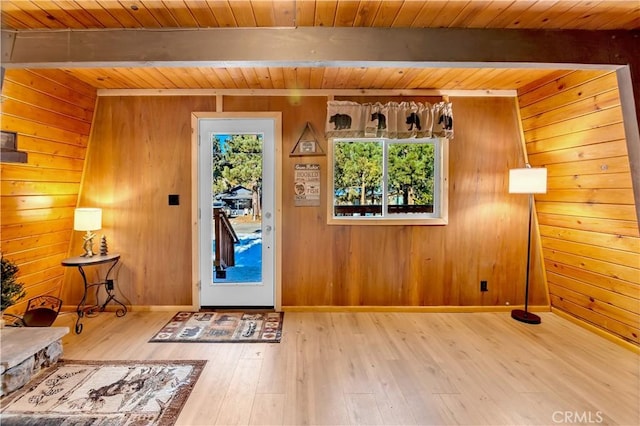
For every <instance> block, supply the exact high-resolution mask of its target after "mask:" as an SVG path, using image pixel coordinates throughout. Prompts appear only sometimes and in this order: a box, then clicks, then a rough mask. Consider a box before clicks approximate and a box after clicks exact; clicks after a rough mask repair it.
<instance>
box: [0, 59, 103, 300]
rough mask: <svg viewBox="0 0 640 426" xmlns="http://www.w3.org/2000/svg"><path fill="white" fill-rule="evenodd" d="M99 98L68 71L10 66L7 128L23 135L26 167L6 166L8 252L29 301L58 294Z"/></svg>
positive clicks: (4, 239)
mask: <svg viewBox="0 0 640 426" xmlns="http://www.w3.org/2000/svg"><path fill="white" fill-rule="evenodd" d="M95 102H96V89H94V88H92V87H90V86H88V85H87V84H86V83H83V82H81V81H80V80H78V79H76V78H74V77H71V76H68V75H67V74H66V73H64V72H63V71H51V70H48V71H47V70H34V71H27V70H7V71H6V74H5V77H4V81H3V84H2V115H1V116H0V119H1V120H2V130H3V131H10V132H17V133H18V149H19V150H20V151H25V152H27V155H28V162H27V163H26V164H17V163H2V166H1V172H0V176H1V185H2V191H1V195H2V196H1V200H2V208H1V211H0V215H1V216H0V223H1V236H0V240H1V244H2V247H1V249H2V252H3V254H4V256H5V257H6V258H7V259H10V260H13V261H15V262H16V264H17V265H18V267H19V268H20V273H19V281H21V282H23V283H24V284H25V287H26V290H27V297H26V298H25V299H24V300H23V301H22V302H21V303H19V304H18V305H16V306H14V307H12V308H10V310H12V311H15V312H22V311H24V308H25V303H26V300H27V299H28V298H30V297H33V296H37V295H40V294H53V295H56V296H58V295H59V292H60V285H61V283H62V277H63V274H64V268H63V267H62V266H61V265H60V261H61V260H62V259H64V258H65V257H67V254H68V252H69V241H70V240H71V238H72V234H73V229H72V228H73V210H74V208H75V207H76V201H77V197H78V192H79V188H80V183H81V178H82V170H83V166H84V158H85V154H86V149H87V143H88V140H89V132H90V129H91V122H92V118H93V111H94V108H95Z"/></svg>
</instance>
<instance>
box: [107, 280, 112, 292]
mask: <svg viewBox="0 0 640 426" xmlns="http://www.w3.org/2000/svg"><path fill="white" fill-rule="evenodd" d="M107 290H113V280H107Z"/></svg>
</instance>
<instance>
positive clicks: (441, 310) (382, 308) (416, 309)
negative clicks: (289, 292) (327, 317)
mask: <svg viewBox="0 0 640 426" xmlns="http://www.w3.org/2000/svg"><path fill="white" fill-rule="evenodd" d="M523 308H524V306H522V305H513V306H511V305H509V306H326V305H324V306H283V307H282V311H284V312H425V313H426V312H436V313H437V312H439V313H446V312H511V311H512V310H513V309H523ZM529 310H530V311H531V312H549V306H545V305H542V306H529Z"/></svg>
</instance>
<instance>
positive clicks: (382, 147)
mask: <svg viewBox="0 0 640 426" xmlns="http://www.w3.org/2000/svg"><path fill="white" fill-rule="evenodd" d="M329 151H330V153H329V158H330V159H331V163H330V166H331V170H330V173H329V188H330V190H329V194H330V200H329V203H328V204H329V206H330V212H329V215H328V217H329V223H333V224H353V225H358V224H359V225H367V224H373V223H381V224H389V225H393V224H397V225H406V224H415V225H444V224H446V223H447V192H448V191H447V157H448V140H447V139H445V138H429V139H380V138H376V139H359V138H349V139H347V138H335V139H331V141H330V143H329Z"/></svg>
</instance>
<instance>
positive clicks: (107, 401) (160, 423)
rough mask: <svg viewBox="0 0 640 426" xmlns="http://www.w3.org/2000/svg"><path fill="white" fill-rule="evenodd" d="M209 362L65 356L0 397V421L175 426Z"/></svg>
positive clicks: (78, 425) (49, 424)
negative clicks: (89, 358) (17, 388)
mask: <svg viewBox="0 0 640 426" xmlns="http://www.w3.org/2000/svg"><path fill="white" fill-rule="evenodd" d="M205 363H206V361H70V360H60V361H58V362H57V363H56V364H55V365H54V366H52V367H50V368H48V369H46V370H43V371H42V372H41V373H40V374H39V375H38V376H36V377H35V378H34V379H33V380H32V381H31V382H30V383H28V384H27V385H25V386H24V387H23V388H22V389H20V390H17V391H16V392H14V393H12V394H10V395H7V396H6V397H4V398H2V399H1V400H0V404H1V406H2V408H1V409H0V423H1V424H2V426H11V425H21V426H31V425H33V426H36V425H37V426H41V425H47V426H52V425H74V426H89V425H92V426H93V425H136V426H143V425H144V426H147V425H148V426H152V425H153V426H166V425H173V424H174V423H175V422H176V420H177V418H178V415H179V414H180V410H182V407H183V405H184V403H185V401H186V400H187V397H188V396H189V394H190V393H191V390H192V389H193V386H194V385H195V383H196V381H197V380H198V377H199V376H200V373H201V371H202V369H203V368H204V365H205Z"/></svg>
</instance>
